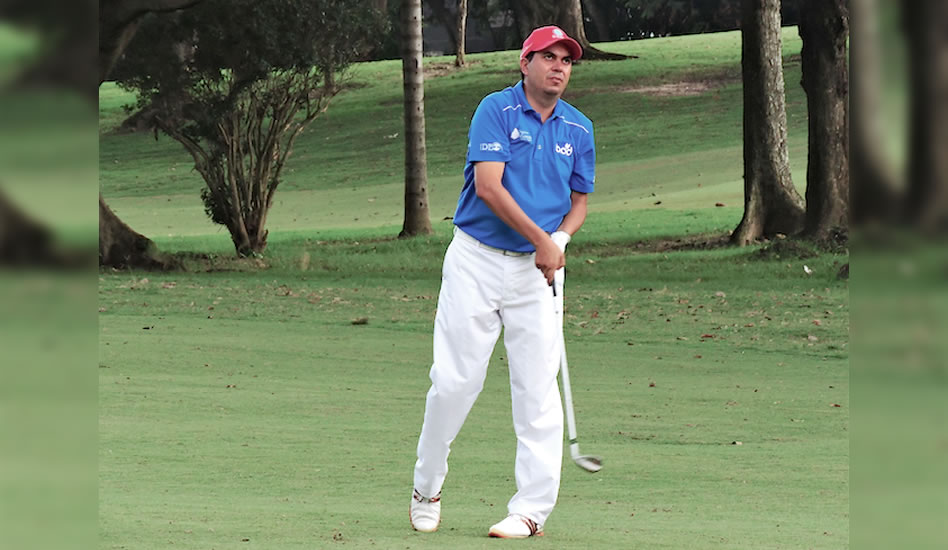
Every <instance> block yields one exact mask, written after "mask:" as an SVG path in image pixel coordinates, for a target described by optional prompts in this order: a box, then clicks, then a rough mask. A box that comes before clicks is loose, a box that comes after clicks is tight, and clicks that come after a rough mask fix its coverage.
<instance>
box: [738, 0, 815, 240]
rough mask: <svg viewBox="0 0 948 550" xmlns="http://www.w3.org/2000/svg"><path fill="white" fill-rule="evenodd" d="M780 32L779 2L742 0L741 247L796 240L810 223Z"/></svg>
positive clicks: (776, 0)
mask: <svg viewBox="0 0 948 550" xmlns="http://www.w3.org/2000/svg"><path fill="white" fill-rule="evenodd" d="M780 32H781V31H780V1H779V0H743V3H742V28H741V43H742V56H741V71H742V76H743V81H744V217H743V219H741V223H740V224H739V225H738V226H737V228H736V229H735V230H734V232H733V233H732V235H731V242H733V243H735V244H738V245H741V246H743V245H747V244H751V243H752V242H754V241H756V240H757V239H759V238H761V237H765V236H772V235H775V234H777V233H782V234H786V235H789V234H795V233H797V232H799V231H800V230H801V229H803V225H804V221H805V215H806V211H805V209H804V203H803V198H802V197H801V196H800V194H799V193H797V191H796V189H795V188H794V187H793V180H792V179H791V177H790V159H789V154H788V152H787V113H786V99H785V97H784V81H783V64H782V60H783V56H782V53H783V52H782V44H781V38H780Z"/></svg>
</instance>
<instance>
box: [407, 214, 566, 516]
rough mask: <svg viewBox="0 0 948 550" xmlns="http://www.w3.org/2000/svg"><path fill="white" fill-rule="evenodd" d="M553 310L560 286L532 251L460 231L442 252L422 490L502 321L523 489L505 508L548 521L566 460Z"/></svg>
mask: <svg viewBox="0 0 948 550" xmlns="http://www.w3.org/2000/svg"><path fill="white" fill-rule="evenodd" d="M554 309H555V308H554V300H553V293H552V290H551V288H550V287H549V286H548V285H547V283H546V279H545V278H544V277H543V275H542V274H541V272H540V270H539V269H537V267H536V264H535V258H534V255H533V254H530V255H525V256H507V255H503V254H501V253H499V252H497V251H496V250H490V249H487V248H484V247H483V246H479V245H478V243H477V242H476V241H474V240H473V238H472V237H470V236H468V235H466V234H464V233H461V232H457V233H456V234H455V237H454V239H453V240H452V241H451V244H450V246H449V247H448V251H447V253H446V254H445V257H444V267H443V270H442V280H441V293H440V295H439V297H438V312H437V315H436V317H435V328H434V363H433V364H432V366H431V373H430V377H431V389H430V390H428V397H427V401H426V403H425V421H424V425H423V426H422V428H421V437H420V438H419V440H418V461H417V462H416V463H415V480H414V481H415V489H417V490H418V491H419V492H420V493H421V494H422V495H424V496H427V497H431V496H434V495H436V494H438V492H439V491H441V486H442V485H443V483H444V478H445V475H447V473H448V454H449V453H450V446H451V443H452V442H453V441H454V438H455V437H456V436H457V434H458V431H460V429H461V425H462V424H463V423H464V419H465V418H466V417H467V414H468V412H469V411H470V410H471V407H472V406H473V405H474V401H475V400H476V399H477V395H478V394H479V393H480V391H481V389H482V388H483V387H484V377H485V376H486V375H487V363H488V360H489V359H490V356H491V354H492V352H493V349H494V345H495V344H496V342H497V338H498V337H499V336H500V331H501V327H503V329H504V346H505V347H506V349H507V358H508V362H509V363H508V364H509V369H510V395H511V402H512V408H513V424H514V431H515V432H516V434H517V459H516V467H515V471H514V473H515V477H516V480H517V493H516V494H515V495H514V496H513V498H511V499H510V502H509V503H508V504H507V509H508V512H509V513H511V514H521V515H523V516H526V517H529V518H531V519H533V520H534V521H536V522H537V523H538V524H540V525H543V523H544V522H546V519H547V517H548V516H549V515H550V512H552V511H553V506H554V505H555V504H556V497H557V494H558V492H559V486H560V470H561V466H562V460H563V409H562V404H561V402H560V392H559V387H558V386H557V383H556V375H557V372H558V370H559V354H560V338H559V334H560V333H559V331H560V330H561V326H562V321H561V319H560V314H559V313H557V312H555V311H554ZM500 444H501V443H500V442H499V441H498V445H500Z"/></svg>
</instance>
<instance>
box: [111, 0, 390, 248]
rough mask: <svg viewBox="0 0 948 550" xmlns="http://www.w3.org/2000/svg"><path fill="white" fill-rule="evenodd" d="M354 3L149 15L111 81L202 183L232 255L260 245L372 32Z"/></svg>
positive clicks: (226, 4) (225, 2)
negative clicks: (296, 164) (279, 192)
mask: <svg viewBox="0 0 948 550" xmlns="http://www.w3.org/2000/svg"><path fill="white" fill-rule="evenodd" d="M376 15H377V12H376V11H375V10H374V9H372V7H371V6H367V5H366V4H365V3H364V2H359V1H356V0H271V1H268V2H255V1H252V0H207V1H205V2H202V3H200V4H198V5H196V6H194V7H192V8H190V9H188V10H185V11H180V12H176V13H175V14H173V15H171V16H165V17H156V16H151V17H149V19H148V20H146V21H144V22H143V23H142V25H141V28H140V30H139V34H138V36H137V37H136V40H135V41H134V42H133V43H132V44H131V45H130V46H129V48H128V49H127V50H126V52H125V54H124V56H123V57H122V59H121V60H120V61H119V63H118V64H117V65H116V68H115V71H114V73H113V76H114V77H115V79H116V81H117V82H118V83H119V85H120V86H122V87H125V88H127V89H130V90H133V91H134V92H135V93H136V94H137V97H138V104H139V105H138V106H139V107H140V108H142V109H144V110H146V111H147V112H148V113H149V115H148V117H147V118H148V120H149V121H150V123H151V124H152V125H153V126H154V127H155V128H156V129H160V130H161V131H163V132H164V133H166V134H167V135H169V136H171V137H172V138H174V139H175V140H177V141H178V142H180V143H181V144H182V145H183V146H184V147H185V149H187V150H188V152H189V153H190V154H191V156H192V158H193V159H194V163H195V169H196V170H197V171H198V172H199V173H200V174H201V176H202V177H203V178H204V180H205V182H206V183H207V188H206V189H205V190H204V192H202V198H203V199H204V204H205V209H206V211H207V214H208V216H209V217H210V218H211V219H212V220H213V221H214V222H216V223H219V224H222V225H225V226H226V227H227V228H228V230H229V231H230V234H231V237H232V239H233V241H234V245H235V247H236V249H237V252H238V253H239V254H241V255H248V254H255V253H259V252H261V251H262V250H263V249H264V248H265V247H266V237H267V232H266V229H265V225H266V216H267V212H268V210H269V208H270V206H271V204H272V201H273V194H274V192H275V191H276V189H277V187H278V185H279V183H280V175H281V172H282V168H283V166H284V164H285V163H286V161H287V159H288V158H289V155H290V153H291V152H292V148H293V143H294V141H295V139H296V137H297V136H298V135H299V134H300V133H301V132H302V130H303V128H304V127H305V126H306V125H307V124H308V123H309V122H311V121H312V120H313V119H315V117H316V116H318V115H319V114H320V113H322V112H323V111H324V110H325V109H326V108H327V106H328V102H329V100H330V99H331V98H332V97H333V96H334V95H335V94H336V93H338V91H339V89H340V86H339V83H338V74H339V73H340V72H341V71H343V70H344V69H345V68H346V67H347V66H348V65H349V64H351V63H352V62H353V61H355V60H356V59H358V58H359V57H361V56H362V55H363V53H364V52H365V51H366V50H367V49H368V48H369V47H370V45H371V44H372V42H373V40H374V38H375V37H376V36H378V34H379V32H378V31H379V28H380V26H381V24H382V22H381V20H380V19H379V18H378V17H376Z"/></svg>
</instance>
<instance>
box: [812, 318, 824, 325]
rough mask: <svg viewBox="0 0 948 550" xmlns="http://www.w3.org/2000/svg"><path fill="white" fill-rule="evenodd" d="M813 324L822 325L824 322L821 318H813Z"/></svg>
mask: <svg viewBox="0 0 948 550" xmlns="http://www.w3.org/2000/svg"><path fill="white" fill-rule="evenodd" d="M813 324H814V325H816V326H821V325H822V324H823V322H822V321H820V320H819V319H813Z"/></svg>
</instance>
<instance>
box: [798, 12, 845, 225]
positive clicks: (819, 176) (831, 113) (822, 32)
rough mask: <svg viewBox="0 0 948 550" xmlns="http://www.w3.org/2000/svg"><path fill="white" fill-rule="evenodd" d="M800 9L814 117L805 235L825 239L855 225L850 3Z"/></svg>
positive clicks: (805, 71) (809, 108)
mask: <svg viewBox="0 0 948 550" xmlns="http://www.w3.org/2000/svg"><path fill="white" fill-rule="evenodd" d="M800 8H801V9H800V25H799V33H800V38H802V39H803V51H802V58H803V61H802V62H803V82H802V84H803V90H804V91H805V92H806V99H807V115H808V119H809V146H808V155H807V173H806V227H805V229H804V234H806V235H807V236H809V237H812V238H815V239H823V238H826V237H827V236H828V235H829V234H830V231H831V230H833V229H834V228H844V229H848V227H849V109H848V107H849V68H848V66H847V58H848V56H847V41H848V38H849V7H848V5H847V0H803V3H802V5H801V6H800Z"/></svg>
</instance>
